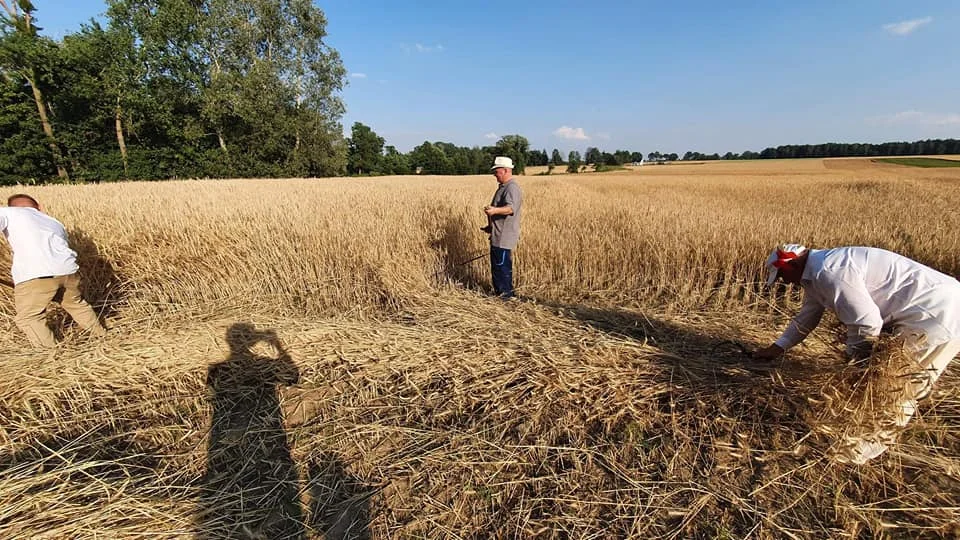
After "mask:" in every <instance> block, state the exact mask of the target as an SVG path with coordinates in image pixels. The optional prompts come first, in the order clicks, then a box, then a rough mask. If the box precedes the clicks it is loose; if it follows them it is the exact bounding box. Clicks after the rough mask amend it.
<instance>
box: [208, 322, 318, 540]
mask: <svg viewBox="0 0 960 540" xmlns="http://www.w3.org/2000/svg"><path fill="white" fill-rule="evenodd" d="M226 340H227V343H228V344H229V346H230V356H229V357H228V358H227V359H226V360H224V361H222V362H219V363H217V364H213V365H211V366H210V368H209V369H208V371H207V387H208V391H209V398H210V400H211V402H212V406H213V407H212V408H213V419H212V423H211V430H210V439H209V445H208V449H207V470H206V474H205V476H204V477H203V481H202V488H203V492H202V501H201V507H202V508H201V512H200V516H199V518H200V519H199V520H198V521H199V523H198V525H199V527H198V529H199V533H198V537H199V538H210V539H212V538H277V539H280V538H302V537H303V535H304V525H303V512H302V509H301V505H300V500H299V493H300V487H299V474H298V470H297V466H296V464H295V463H294V461H293V458H292V456H291V452H290V444H289V441H288V438H287V433H286V431H285V430H284V422H283V413H282V410H281V407H280V398H279V394H278V389H279V387H280V386H285V385H292V384H296V383H297V382H298V380H299V377H300V372H299V370H298V369H297V367H296V365H294V363H293V361H292V360H291V358H290V355H289V354H288V353H287V352H286V350H285V349H284V347H283V345H282V344H281V343H280V340H279V339H278V338H277V334H276V332H274V331H272V330H265V331H260V330H257V329H256V328H255V327H254V326H253V325H252V324H248V323H236V324H234V325H232V326H230V328H229V329H228V330H227V333H226ZM258 344H266V345H267V346H269V347H272V348H273V349H274V351H275V353H276V357H271V356H260V355H258V354H257V353H256V352H254V350H253V348H254V346H256V345H258Z"/></svg>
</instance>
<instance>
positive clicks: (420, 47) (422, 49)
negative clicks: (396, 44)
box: [400, 43, 445, 54]
mask: <svg viewBox="0 0 960 540" xmlns="http://www.w3.org/2000/svg"><path fill="white" fill-rule="evenodd" d="M400 48H402V49H403V50H404V51H405V52H408V53H411V52H418V53H424V54H426V53H433V52H443V51H444V50H445V49H444V48H443V45H440V44H439V43H438V44H436V45H424V44H423V43H415V44H414V45H413V46H412V47H411V46H410V45H407V44H406V43H402V44H400Z"/></svg>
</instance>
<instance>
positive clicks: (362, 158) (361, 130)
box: [347, 122, 384, 174]
mask: <svg viewBox="0 0 960 540" xmlns="http://www.w3.org/2000/svg"><path fill="white" fill-rule="evenodd" d="M383 143H384V140H383V137H380V136H379V135H377V134H376V133H375V132H374V131H373V130H372V129H370V127H369V126H365V125H363V124H361V123H360V122H354V124H353V127H352V128H351V130H350V138H349V139H347V170H348V171H349V172H350V174H364V173H368V174H378V173H379V172H381V170H380V166H381V160H382V154H383Z"/></svg>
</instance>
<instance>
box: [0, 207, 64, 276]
mask: <svg viewBox="0 0 960 540" xmlns="http://www.w3.org/2000/svg"><path fill="white" fill-rule="evenodd" d="M0 231H3V235H4V236H6V237H7V242H9V243H10V251H12V252H13V264H12V265H11V272H10V273H11V274H12V275H13V283H14V284H20V283H23V282H24V281H28V280H31V279H35V278H38V277H46V276H68V275H70V274H74V273H76V272H77V271H78V270H79V269H80V268H79V266H77V254H76V252H75V251H73V250H72V249H70V245H69V243H68V242H67V231H66V230H65V229H64V228H63V225H62V224H61V223H60V222H59V221H57V220H55V219H53V218H52V217H50V216H48V215H46V214H44V213H43V212H41V211H39V210H37V209H35V208H29V207H9V206H6V207H0Z"/></svg>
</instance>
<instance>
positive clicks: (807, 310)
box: [754, 244, 960, 464]
mask: <svg viewBox="0 0 960 540" xmlns="http://www.w3.org/2000/svg"><path fill="white" fill-rule="evenodd" d="M766 266H767V269H768V270H769V275H768V279H767V284H768V285H771V284H773V282H774V281H775V280H776V279H780V280H781V281H783V282H785V283H791V284H797V285H800V286H801V287H803V306H802V307H801V309H800V312H799V313H798V314H797V316H796V317H794V319H793V321H792V322H790V324H789V326H787V329H786V331H784V333H783V335H781V336H780V338H779V339H777V340H776V341H775V342H774V343H773V344H772V345H770V346H769V347H766V348H764V349H761V350H759V351H757V352H756V353H754V356H755V357H757V358H760V359H767V360H771V359H774V358H777V357H778V356H780V355H781V354H783V352H784V351H786V350H787V349H789V348H790V347H793V346H794V345H796V344H798V343H800V342H801V341H803V339H804V338H806V337H807V335H808V334H809V333H810V332H811V331H812V330H813V329H814V328H816V327H817V325H818V324H819V323H820V318H821V317H822V315H823V312H824V310H826V309H830V310H833V311H834V312H835V313H836V314H837V318H838V319H840V322H842V323H843V324H844V325H846V327H847V343H846V352H847V354H848V355H849V356H851V357H853V358H856V359H864V358H867V357H869V356H870V354H871V352H872V350H873V344H874V342H875V341H876V339H877V337H878V336H879V335H880V330H881V328H883V327H885V326H887V327H891V328H892V329H893V331H894V332H895V333H896V334H897V335H899V336H900V337H902V338H903V340H904V350H905V351H906V352H907V353H908V354H910V355H911V356H913V358H914V359H915V360H916V361H917V363H918V364H919V365H920V366H921V368H922V369H923V370H924V372H923V373H922V374H920V376H919V377H918V378H917V381H918V382H917V383H916V384H913V385H912V386H911V387H910V390H909V393H908V395H907V396H906V397H905V399H904V401H902V402H901V403H900V404H899V405H898V406H897V409H896V410H895V411H891V412H892V413H894V415H895V419H896V425H897V427H899V428H902V427H904V426H906V425H907V422H909V421H910V417H912V416H913V413H914V412H915V410H916V407H917V400H918V399H922V398H923V397H926V396H927V395H928V394H929V393H930V389H931V387H932V386H933V384H934V383H935V382H936V380H937V379H938V378H939V377H940V375H941V374H942V373H943V372H944V370H945V369H946V368H947V365H948V364H949V363H950V361H951V360H953V358H954V357H955V356H956V355H957V353H958V352H960V282H958V281H957V280H956V279H954V278H952V277H950V276H948V275H946V274H942V273H940V272H938V271H936V270H934V269H932V268H929V267H927V266H924V265H922V264H920V263H918V262H916V261H913V260H910V259H908V258H906V257H904V256H902V255H898V254H896V253H892V252H890V251H886V250H883V249H878V248H870V247H840V248H834V249H822V250H819V249H807V248H806V247H804V246H802V245H800V244H784V245H782V246H780V247H778V248H777V249H775V250H773V252H772V253H771V254H770V256H769V257H768V258H767V262H766ZM895 439H896V432H895V431H892V430H882V431H878V432H875V433H867V434H863V435H862V436H861V437H859V438H857V439H855V440H850V441H846V442H847V444H846V447H845V448H844V450H843V453H842V454H841V455H840V456H839V457H838V460H839V461H842V462H850V463H856V464H863V463H866V462H867V461H869V460H870V459H873V458H874V457H877V456H879V455H880V454H882V453H883V452H884V451H886V449H887V445H889V444H892V443H893V442H894V441H895Z"/></svg>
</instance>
